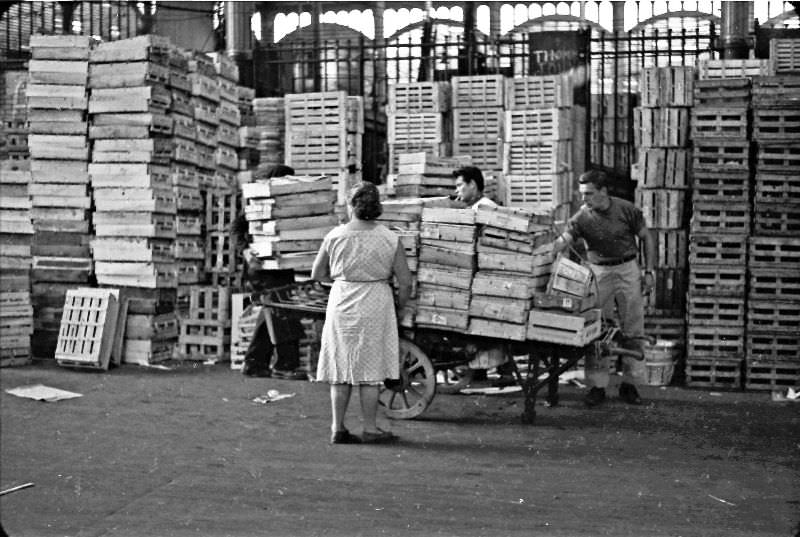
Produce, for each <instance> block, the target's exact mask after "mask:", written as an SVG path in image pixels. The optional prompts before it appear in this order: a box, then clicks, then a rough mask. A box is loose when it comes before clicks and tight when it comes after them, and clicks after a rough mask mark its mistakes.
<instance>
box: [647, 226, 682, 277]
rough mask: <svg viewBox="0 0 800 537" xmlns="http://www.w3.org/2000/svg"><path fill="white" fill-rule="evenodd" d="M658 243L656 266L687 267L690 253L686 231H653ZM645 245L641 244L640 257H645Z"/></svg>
mask: <svg viewBox="0 0 800 537" xmlns="http://www.w3.org/2000/svg"><path fill="white" fill-rule="evenodd" d="M650 232H651V234H652V235H653V239H654V240H655V243H656V266H657V267H662V268H683V267H685V266H686V265H687V258H688V251H687V246H686V235H687V233H686V231H685V230H681V229H651V230H650ZM644 255H645V254H644V243H641V244H640V256H641V257H642V258H643V257H644Z"/></svg>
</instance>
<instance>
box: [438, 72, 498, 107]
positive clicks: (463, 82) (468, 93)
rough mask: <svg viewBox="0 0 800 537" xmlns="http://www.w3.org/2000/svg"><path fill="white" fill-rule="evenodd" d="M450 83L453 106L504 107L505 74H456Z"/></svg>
mask: <svg viewBox="0 0 800 537" xmlns="http://www.w3.org/2000/svg"><path fill="white" fill-rule="evenodd" d="M450 83H451V85H452V95H453V108H480V107H483V106H498V107H502V106H503V103H504V102H505V100H504V99H505V95H504V89H505V83H504V78H503V75H479V76H454V77H453V78H452V80H451V82H450Z"/></svg>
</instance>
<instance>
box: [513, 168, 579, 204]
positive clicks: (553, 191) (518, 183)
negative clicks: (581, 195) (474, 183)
mask: <svg viewBox="0 0 800 537" xmlns="http://www.w3.org/2000/svg"><path fill="white" fill-rule="evenodd" d="M504 178H505V196H504V205H506V206H508V207H520V206H523V205H525V204H530V203H553V204H556V205H558V204H561V203H565V202H567V201H569V200H570V199H571V197H572V174H571V173H569V172H563V173H557V174H548V175H532V174H530V175H506V176H504Z"/></svg>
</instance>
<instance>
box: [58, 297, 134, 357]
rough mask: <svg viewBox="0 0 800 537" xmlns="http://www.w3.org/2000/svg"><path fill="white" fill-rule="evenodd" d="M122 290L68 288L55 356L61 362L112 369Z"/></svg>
mask: <svg viewBox="0 0 800 537" xmlns="http://www.w3.org/2000/svg"><path fill="white" fill-rule="evenodd" d="M118 315H119V291H118V290H111V289H90V288H78V289H70V290H69V291H67V295H66V299H65V302H64V310H63V316H62V318H61V326H60V329H59V334H58V343H57V346H56V352H55V359H56V361H57V362H58V364H59V365H62V366H68V367H86V368H91V369H103V370H106V369H108V366H109V363H110V361H111V353H112V350H113V349H112V348H113V345H114V338H115V336H116V330H117V316H118Z"/></svg>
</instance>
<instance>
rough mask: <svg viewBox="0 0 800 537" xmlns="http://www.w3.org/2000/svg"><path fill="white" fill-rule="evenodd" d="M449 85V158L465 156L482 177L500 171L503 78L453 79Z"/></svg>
mask: <svg viewBox="0 0 800 537" xmlns="http://www.w3.org/2000/svg"><path fill="white" fill-rule="evenodd" d="M451 84H452V99H453V100H452V109H453V112H452V114H453V135H452V139H453V154H454V155H469V156H470V157H471V158H472V164H473V165H475V166H477V167H478V168H480V169H481V171H483V172H484V173H485V174H486V175H490V174H491V175H496V174H497V173H499V172H501V171H502V170H503V131H504V125H503V124H504V119H505V118H504V116H503V110H504V105H505V102H504V99H505V82H504V78H503V75H481V76H455V77H453V80H452V81H451Z"/></svg>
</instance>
